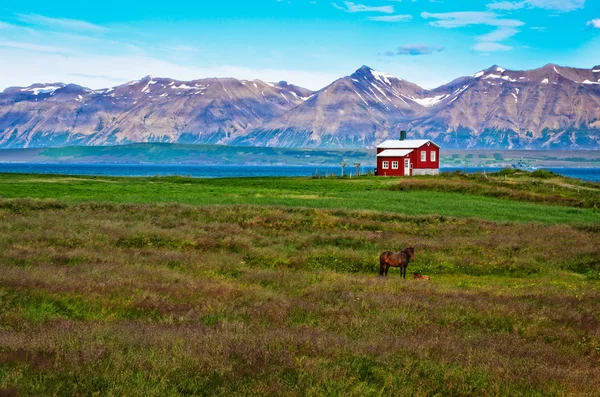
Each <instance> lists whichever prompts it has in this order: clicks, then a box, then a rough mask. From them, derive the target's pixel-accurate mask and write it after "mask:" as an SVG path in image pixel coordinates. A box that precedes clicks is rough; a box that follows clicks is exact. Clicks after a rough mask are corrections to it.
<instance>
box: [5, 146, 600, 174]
mask: <svg viewBox="0 0 600 397" xmlns="http://www.w3.org/2000/svg"><path fill="white" fill-rule="evenodd" d="M342 161H344V162H347V163H348V164H349V165H352V164H354V163H360V164H361V165H362V166H364V167H374V166H375V150H374V149H290V148H271V147H240V146H223V145H190V144H165V143H136V144H129V145H120V146H69V147H58V148H27V149H0V163H41V164H44V163H54V164H56V163H60V164H181V165H254V166H257V165H274V166H275V165H276V166H280V165H290V166H294V165H298V166H303V165H304V166H319V165H320V166H324V165H327V166H332V165H337V164H339V163H340V162H342ZM441 166H442V167H498V168H505V167H517V168H542V167H554V168H557V167H569V168H598V167H600V152H599V151H595V150H500V149H468V150H456V149H448V150H445V149H442V153H441Z"/></svg>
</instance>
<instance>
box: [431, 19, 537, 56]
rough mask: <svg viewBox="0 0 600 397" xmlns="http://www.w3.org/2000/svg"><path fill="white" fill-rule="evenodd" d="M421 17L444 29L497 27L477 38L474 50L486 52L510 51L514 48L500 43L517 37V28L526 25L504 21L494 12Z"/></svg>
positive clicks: (517, 21) (512, 20)
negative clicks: (431, 20) (430, 19)
mask: <svg viewBox="0 0 600 397" xmlns="http://www.w3.org/2000/svg"><path fill="white" fill-rule="evenodd" d="M421 16H422V17H423V18H425V19H429V18H432V19H436V21H433V22H430V23H429V24H430V25H432V26H438V27H442V28H449V29H451V28H462V27H468V26H474V25H486V26H493V27H496V28H497V29H496V30H494V31H492V32H490V33H487V34H484V35H481V36H479V37H477V38H476V39H477V41H479V43H477V44H476V45H475V46H474V47H473V49H474V50H475V51H485V52H490V51H507V50H510V49H511V48H512V47H510V46H507V45H504V44H500V43H498V42H499V41H503V40H506V39H508V38H510V37H512V36H514V35H516V34H517V33H519V30H518V29H516V28H518V27H520V26H523V25H525V23H524V22H522V21H519V20H516V19H503V18H501V16H500V15H498V14H496V13H493V12H448V13H441V14H432V13H428V12H423V13H421Z"/></svg>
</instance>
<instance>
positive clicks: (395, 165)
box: [392, 161, 398, 170]
mask: <svg viewBox="0 0 600 397" xmlns="http://www.w3.org/2000/svg"><path fill="white" fill-rule="evenodd" d="M392 169H393V170H397V169H398V161H392Z"/></svg>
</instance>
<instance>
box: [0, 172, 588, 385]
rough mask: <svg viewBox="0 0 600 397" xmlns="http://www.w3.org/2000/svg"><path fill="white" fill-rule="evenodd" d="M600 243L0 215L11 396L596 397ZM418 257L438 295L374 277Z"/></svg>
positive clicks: (22, 211)
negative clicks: (394, 254)
mask: <svg viewBox="0 0 600 397" xmlns="http://www.w3.org/2000/svg"><path fill="white" fill-rule="evenodd" d="M61 183H63V184H64V183H65V182H61ZM101 183H104V184H111V183H113V182H101ZM115 183H116V184H117V185H118V186H120V187H121V188H123V189H126V188H127V187H126V184H125V183H122V182H120V180H117V182H115ZM26 185H30V187H29V188H30V189H31V188H33V183H31V182H26ZM172 185H173V184H171V185H169V186H172ZM46 186H47V185H42V187H41V188H40V189H41V190H40V191H39V192H41V193H44V194H47V192H46V191H44V190H43V189H46ZM75 186H76V187H77V186H79V187H78V188H82V185H81V181H76V182H75ZM90 186H91V188H90V191H92V192H95V191H100V190H99V188H98V187H96V183H95V182H93V183H92V184H91V185H90ZM148 186H149V189H152V186H153V185H152V184H148ZM201 186H203V187H204V188H207V186H211V185H210V184H209V185H202V184H201ZM213 186H214V185H213ZM344 186H345V185H344ZM88 187H89V186H88ZM164 188H165V186H162V187H161V189H164ZM62 189H66V188H65V187H64V186H63V188H62ZM213 189H214V187H213ZM228 189H230V190H228V191H230V192H231V191H232V190H233V188H231V187H228ZM196 191H200V189H198V190H196ZM259 191H260V189H259ZM262 191H263V192H264V191H265V190H262ZM63 193H64V195H65V196H66V195H67V191H66V190H63ZM40 195H42V194H40ZM154 197H158V196H154ZM221 197H224V196H223V195H222V196H221ZM79 198H81V197H79ZM288 205H289V203H288ZM351 206H352V205H351V204H350V203H349V205H348V206H347V207H351ZM553 208H554V207H553ZM598 232H599V230H597V229H596V228H595V227H593V225H591V226H590V225H568V224H562V225H561V224H559V225H544V224H542V223H533V224H531V223H529V224H524V223H514V222H490V221H486V220H481V219H479V220H477V219H466V218H456V217H448V216H447V215H443V216H442V215H403V214H397V213H396V214H394V213H383V212H377V211H365V210H352V209H341V208H336V209H314V208H312V209H311V208H291V207H289V206H288V207H286V206H279V207H272V206H266V205H265V204H264V203H262V204H261V205H213V206H202V207H198V206H188V205H181V204H131V203H128V204H115V203H109V202H103V203H100V202H79V200H64V201H63V200H61V201H57V200H37V199H34V200H32V199H17V200H12V199H11V200H2V201H0V391H1V392H2V393H5V394H8V393H18V394H19V395H156V396H164V395H173V396H175V395H186V394H187V395H211V396H212V395H227V396H230V395H264V394H275V395H285V396H310V395H313V396H316V395H355V396H365V395H366V396H369V395H373V396H379V395H400V396H402V395H407V396H408V395H410V396H415V395H417V396H419V395H421V396H429V395H431V396H433V395H461V396H462V395H472V396H481V395H515V396H519V395H522V396H542V395H544V396H546V395H582V396H585V395H594V393H597V390H599V389H600V318H599V316H598V313H600V292H599V286H600V284H599V283H600V280H599V279H600V273H599V271H600V267H599V266H600V260H599V258H600V245H598V244H597V241H598ZM408 245H411V246H415V247H416V261H415V262H413V263H411V264H410V265H409V274H410V273H411V272H413V271H418V272H421V273H425V274H429V275H431V276H432V281H431V282H424V281H419V280H412V279H409V280H402V279H400V278H399V277H398V276H397V274H396V273H395V272H394V271H393V270H391V272H390V273H391V276H390V277H388V278H385V279H384V278H380V277H378V276H377V274H378V272H377V265H378V254H379V253H380V252H381V251H382V250H385V249H393V250H398V249H400V248H402V247H405V246H408Z"/></svg>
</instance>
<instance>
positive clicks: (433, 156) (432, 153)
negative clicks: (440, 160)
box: [431, 152, 435, 161]
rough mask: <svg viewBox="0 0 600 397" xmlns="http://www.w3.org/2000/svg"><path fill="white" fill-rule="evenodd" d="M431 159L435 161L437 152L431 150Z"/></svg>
mask: <svg viewBox="0 0 600 397" xmlns="http://www.w3.org/2000/svg"><path fill="white" fill-rule="evenodd" d="M431 161H435V152H431Z"/></svg>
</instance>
